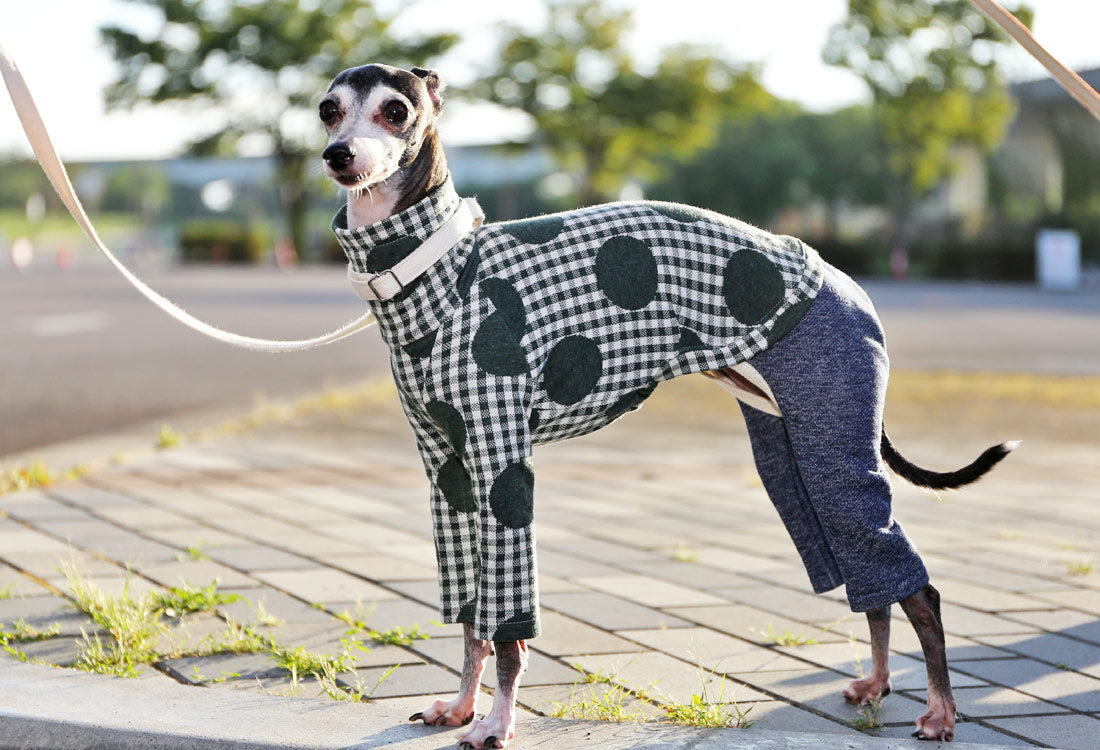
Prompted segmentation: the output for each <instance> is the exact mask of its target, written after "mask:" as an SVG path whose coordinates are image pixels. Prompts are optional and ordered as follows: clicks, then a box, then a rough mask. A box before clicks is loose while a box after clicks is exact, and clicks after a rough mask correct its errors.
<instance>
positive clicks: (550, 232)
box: [500, 216, 565, 245]
mask: <svg viewBox="0 0 1100 750" xmlns="http://www.w3.org/2000/svg"><path fill="white" fill-rule="evenodd" d="M564 227H565V219H563V218H562V217H560V216H539V217H537V218H534V219H523V220H522V221H509V222H505V223H503V224H501V225H500V228H501V229H503V230H504V231H505V232H507V233H508V234H510V235H512V236H513V237H515V238H516V239H517V240H519V241H520V242H523V243H524V244H527V245H544V244H546V243H547V242H549V241H550V240H552V239H554V238H555V237H557V236H558V235H559V234H561V230H562V229H563V228H564Z"/></svg>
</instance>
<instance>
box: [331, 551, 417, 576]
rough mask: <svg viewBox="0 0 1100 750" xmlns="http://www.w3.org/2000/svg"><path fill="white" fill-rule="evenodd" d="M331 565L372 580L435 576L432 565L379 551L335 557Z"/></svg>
mask: <svg viewBox="0 0 1100 750" xmlns="http://www.w3.org/2000/svg"><path fill="white" fill-rule="evenodd" d="M333 567H336V568H340V569H341V570H346V571H348V572H349V573H354V574H356V575H360V576H363V577H364V578H369V579H370V580H372V581H384V582H387V583H388V582H390V581H429V580H433V579H434V578H435V577H436V569H435V567H434V566H428V565H420V564H418V563H414V562H412V561H410V560H405V559H402V558H400V557H393V556H392V555H384V554H380V553H375V554H370V555H351V556H348V557H337V558H336V559H335V560H334V564H333Z"/></svg>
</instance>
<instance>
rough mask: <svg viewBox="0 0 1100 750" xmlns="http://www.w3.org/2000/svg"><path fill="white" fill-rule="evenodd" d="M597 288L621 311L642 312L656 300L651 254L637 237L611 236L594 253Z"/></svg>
mask: <svg viewBox="0 0 1100 750" xmlns="http://www.w3.org/2000/svg"><path fill="white" fill-rule="evenodd" d="M596 286H597V287H599V290H600V291H601V292H603V293H604V294H606V295H607V298H608V299H609V300H611V301H612V302H614V303H615V304H616V305H618V306H619V307H621V308H623V309H624V310H641V309H642V308H643V307H645V306H646V305H648V304H649V303H650V302H652V301H653V300H654V299H656V298H657V259H656V258H654V257H653V251H652V250H650V249H649V247H648V246H646V244H645V243H644V242H642V241H641V240H639V239H638V238H637V237H630V236H627V235H619V236H617V237H612V238H611V239H609V240H608V241H607V242H605V243H603V245H602V246H601V247H600V249H599V252H598V253H596Z"/></svg>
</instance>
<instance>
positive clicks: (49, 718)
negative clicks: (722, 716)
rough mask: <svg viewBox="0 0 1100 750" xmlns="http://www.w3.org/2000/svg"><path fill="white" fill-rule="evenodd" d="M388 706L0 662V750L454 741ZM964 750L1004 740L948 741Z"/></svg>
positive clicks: (641, 728) (590, 731)
mask: <svg viewBox="0 0 1100 750" xmlns="http://www.w3.org/2000/svg"><path fill="white" fill-rule="evenodd" d="M398 710H399V709H398V707H396V706H393V705H385V704H384V703H380V704H350V703H333V702H331V701H322V700H302V699H293V698H281V697H277V696H270V695H257V694H246V693H227V692H222V691H219V690H214V689H209V688H197V687H189V686H185V685H179V684H175V683H172V682H169V681H167V680H158V679H139V680H124V679H117V678H111V677H103V676H100V675H92V674H86V673H83V672H78V671H75V670H67V669H55V668H50V667H42V666H37V665H33V664H18V663H17V664H12V665H10V666H9V665H5V666H4V668H3V669H2V670H0V727H2V731H0V750H78V749H80V750H83V749H84V748H93V747H94V748H104V749H113V748H117V749H118V750H130V749H131V748H133V749H134V750H138V749H139V748H140V749H141V750H150V749H153V748H181V749H186V750H205V749H206V748H218V749H219V750H226V749H229V750H261V749H271V750H282V749H284V748H285V749H287V750H291V749H295V750H297V749H301V748H349V749H350V748H363V749H366V748H380V747H387V748H394V749H395V750H429V749H431V750H438V748H441V747H450V746H452V745H453V744H454V743H455V742H456V740H457V737H458V730H456V729H437V728H434V727H427V726H424V725H423V724H411V723H409V721H408V717H407V716H406V715H405V712H404V711H400V714H398V713H397V711H398ZM519 734H520V736H519V739H517V740H516V741H514V742H513V743H512V744H511V747H515V748H517V750H520V749H521V748H562V747H583V746H587V747H598V748H606V749H607V750H618V749H620V748H621V749H623V750H625V749H627V748H631V749H639V750H640V749H643V748H645V749H647V750H648V749H651V750H657V749H658V748H661V749H662V750H681V749H682V750H687V749H688V748H691V749H692V750H719V748H730V749H736V748H745V749H748V748H754V749H761V750H763V749H764V748H766V749H767V750H795V749H796V748H797V749H798V750H808V749H809V748H813V749H814V750H894V749H896V750H902V749H904V748H921V750H929V749H930V748H933V747H937V746H938V745H934V744H932V743H927V742H919V741H917V740H896V739H880V738H875V737H852V736H851V735H841V734H836V735H830V734H807V733H801V732H783V731H774V730H763V729H749V730H738V729H692V728H688V727H675V726H667V725H664V726H652V725H650V726H645V725H639V724H612V723H606V722H596V721H567V720H565V719H549V718H536V719H526V720H524V719H521V720H520V722H519ZM951 747H957V748H960V749H962V748H965V749H967V750H1006V746H1002V745H976V744H952V745H951Z"/></svg>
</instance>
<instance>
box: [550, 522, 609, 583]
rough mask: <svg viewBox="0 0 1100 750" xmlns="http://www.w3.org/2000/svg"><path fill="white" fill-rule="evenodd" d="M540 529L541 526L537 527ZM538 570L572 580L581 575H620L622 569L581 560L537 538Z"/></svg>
mask: <svg viewBox="0 0 1100 750" xmlns="http://www.w3.org/2000/svg"><path fill="white" fill-rule="evenodd" d="M539 530H540V531H541V530H542V527H541V526H540V527H539ZM538 562H539V572H540V573H541V572H542V571H546V572H547V573H550V574H552V575H556V576H560V577H562V578H567V579H569V580H574V579H577V578H582V577H595V576H614V575H621V574H622V571H621V570H618V569H617V568H612V567H611V566H610V565H604V564H602V563H598V562H594V561H592V560H582V559H578V558H576V557H574V556H573V555H570V554H568V553H566V552H563V551H560V550H556V549H553V548H552V547H550V546H549V545H544V544H542V540H541V539H540V540H539V548H538Z"/></svg>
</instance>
